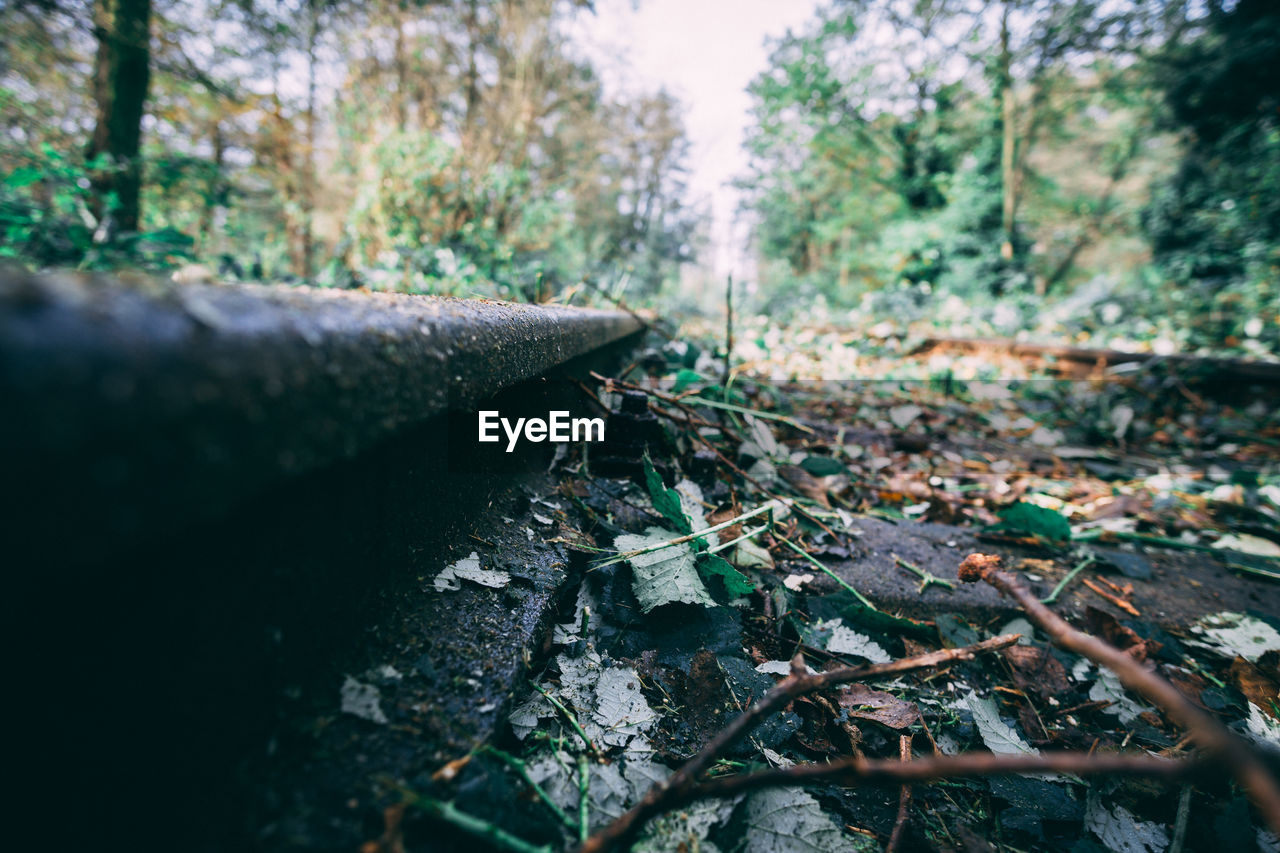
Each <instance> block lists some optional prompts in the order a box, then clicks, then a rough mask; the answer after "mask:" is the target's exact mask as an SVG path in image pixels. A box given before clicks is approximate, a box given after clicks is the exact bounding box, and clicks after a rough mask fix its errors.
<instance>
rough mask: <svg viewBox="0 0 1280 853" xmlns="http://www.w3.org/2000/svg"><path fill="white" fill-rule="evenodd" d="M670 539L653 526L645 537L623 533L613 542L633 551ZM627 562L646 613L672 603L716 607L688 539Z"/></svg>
mask: <svg viewBox="0 0 1280 853" xmlns="http://www.w3.org/2000/svg"><path fill="white" fill-rule="evenodd" d="M671 538H672V537H671V535H670V534H669V533H668V532H667V531H665V530H663V529H661V528H659V527H650V528H648V529H647V530H645V532H644V535H643V536H641V535H637V534H634V533H624V534H622V535H621V536H619V537H618V538H617V539H615V540H614V543H613V544H614V547H615V548H617V549H618V550H619V551H634V550H638V549H640V548H648V547H650V546H653V545H659V544H661V543H663V542H668V541H670V540H671ZM628 562H630V563H631V569H632V572H633V574H634V577H633V580H632V585H631V588H632V590H633V591H634V592H635V594H636V599H637V600H638V601H639V602H640V609H641V610H643V611H644V612H645V613H648V612H649V611H651V610H653V609H654V608H655V607H660V606H662V605H663V604H671V603H673V602H684V603H686V604H701V605H703V606H705V607H713V606H715V601H714V600H713V599H712V598H711V595H710V593H708V592H707V588H706V586H704V585H703V583H702V580H701V579H700V578H699V577H698V570H697V568H696V567H695V562H694V553H693V549H692V548H691V547H690V546H689V544H688V543H687V542H686V543H683V544H681V545H674V546H672V547H670V548H663V549H662V550H660V551H653V552H651V553H648V554H641V555H639V556H637V557H632V558H630V560H629V561H628Z"/></svg>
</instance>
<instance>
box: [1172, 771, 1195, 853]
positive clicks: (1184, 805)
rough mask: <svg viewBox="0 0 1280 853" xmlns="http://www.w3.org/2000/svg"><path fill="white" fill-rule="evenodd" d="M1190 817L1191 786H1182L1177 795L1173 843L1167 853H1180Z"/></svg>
mask: <svg viewBox="0 0 1280 853" xmlns="http://www.w3.org/2000/svg"><path fill="white" fill-rule="evenodd" d="M1190 817H1191V786H1190V785H1183V786H1182V793H1181V794H1179V795H1178V816H1177V818H1175V819H1174V821H1173V842H1172V843H1171V844H1170V845H1169V853H1182V845H1184V844H1185V843H1186V841H1187V821H1188V819H1189V818H1190Z"/></svg>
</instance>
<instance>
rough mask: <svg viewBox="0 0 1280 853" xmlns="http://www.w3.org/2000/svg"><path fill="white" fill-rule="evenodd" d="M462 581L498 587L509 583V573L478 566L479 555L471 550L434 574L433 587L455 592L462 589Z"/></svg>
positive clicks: (441, 590) (442, 590)
mask: <svg viewBox="0 0 1280 853" xmlns="http://www.w3.org/2000/svg"><path fill="white" fill-rule="evenodd" d="M463 581H471V582H472V583H477V584H480V586H488V587H493V588H494V589H500V588H502V587H504V586H506V585H507V584H509V583H511V575H509V574H508V573H506V572H504V571H502V570H501V569H482V568H480V555H479V554H477V553H476V552H475V551H472V552H471V553H470V554H469V555H468V556H466V557H463V558H462V559H461V560H459V561H458V562H456V563H454V564H453V565H450V566H445V567H444V568H443V569H442V570H441V571H440V574H438V575H436V580H435V587H436V589H437V590H439V591H440V592H455V591H457V590H459V589H462V582H463Z"/></svg>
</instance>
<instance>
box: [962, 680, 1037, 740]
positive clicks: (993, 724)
mask: <svg viewBox="0 0 1280 853" xmlns="http://www.w3.org/2000/svg"><path fill="white" fill-rule="evenodd" d="M960 705H961V707H964V708H968V709H969V712H970V713H971V714H973V724H974V725H975V726H977V727H978V736H979V737H981V738H982V742H983V743H984V744H986V747H987V749H989V750H991V751H992V752H994V753H996V754H997V755H1039V754H1040V750H1038V749H1036V748H1035V747H1033V746H1031V745H1030V744H1028V743H1027V742H1026V741H1024V740H1023V739H1022V736H1021V735H1019V734H1018V733H1017V732H1016V731H1014V730H1013V729H1012V728H1011V727H1010V726H1008V725H1006V724H1005V722H1004V720H1002V719H1000V710H999V709H998V708H997V707H996V701H995V700H994V699H992V698H991V697H989V696H985V697H980V696H978V694H977V693H974V692H972V691H971V692H970V693H969V695H968V696H966V697H964V698H963V699H961V700H960Z"/></svg>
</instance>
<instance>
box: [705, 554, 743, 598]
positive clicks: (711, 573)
mask: <svg viewBox="0 0 1280 853" xmlns="http://www.w3.org/2000/svg"><path fill="white" fill-rule="evenodd" d="M698 571H699V573H701V575H702V577H703V578H704V579H708V578H713V577H717V578H720V580H721V582H722V583H723V584H724V591H725V594H726V595H728V596H729V597H730V598H740V597H742V596H744V595H748V594H750V593H752V592H755V588H756V585H755V584H753V583H752V582H751V580H750V579H749V578H748V577H747V576H746V575H744V574H743V573H742V572H740V571H738V570H737V569H735V568H734V567H733V566H731V565H729V561H728V560H726V559H724V558H723V557H721V556H719V555H718V554H706V555H704V556H703V557H702V559H701V560H699V561H698Z"/></svg>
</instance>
